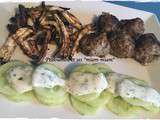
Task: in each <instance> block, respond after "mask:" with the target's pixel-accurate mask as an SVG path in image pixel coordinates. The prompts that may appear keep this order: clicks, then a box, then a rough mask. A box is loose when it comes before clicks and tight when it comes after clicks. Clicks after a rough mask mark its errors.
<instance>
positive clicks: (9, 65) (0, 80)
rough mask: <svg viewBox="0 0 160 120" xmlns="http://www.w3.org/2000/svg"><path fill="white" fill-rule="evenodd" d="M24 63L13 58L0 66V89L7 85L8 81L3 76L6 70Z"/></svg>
mask: <svg viewBox="0 0 160 120" xmlns="http://www.w3.org/2000/svg"><path fill="white" fill-rule="evenodd" d="M24 64H26V63H24V62H21V61H18V60H15V61H11V62H8V63H6V64H4V65H1V66H0V91H1V90H3V87H5V85H8V81H7V80H6V78H5V74H6V72H7V71H8V70H9V69H10V68H12V67H15V66H18V65H24Z"/></svg>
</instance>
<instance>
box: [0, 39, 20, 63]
mask: <svg viewBox="0 0 160 120" xmlns="http://www.w3.org/2000/svg"><path fill="white" fill-rule="evenodd" d="M16 46H17V44H16V42H15V40H14V39H13V37H12V36H10V37H8V39H7V40H6V42H5V43H4V44H3V45H2V47H1V48H0V58H1V59H0V64H3V63H5V62H8V61H9V60H10V58H11V57H12V54H13V53H14V51H15V49H16Z"/></svg>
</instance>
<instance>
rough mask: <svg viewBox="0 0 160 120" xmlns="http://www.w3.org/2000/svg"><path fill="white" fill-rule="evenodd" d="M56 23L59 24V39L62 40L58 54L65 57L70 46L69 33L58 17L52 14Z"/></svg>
mask: <svg viewBox="0 0 160 120" xmlns="http://www.w3.org/2000/svg"><path fill="white" fill-rule="evenodd" d="M54 16H55V19H56V21H57V23H58V24H59V27H60V31H61V35H60V36H61V39H62V41H63V43H62V46H61V49H60V51H59V53H58V54H60V55H61V54H62V56H63V57H64V58H65V57H67V55H68V50H69V48H70V36H69V33H68V32H67V29H66V28H65V25H64V24H63V22H62V21H61V19H60V18H59V17H58V15H57V14H55V15H54Z"/></svg>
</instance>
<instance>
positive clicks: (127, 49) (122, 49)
mask: <svg viewBox="0 0 160 120" xmlns="http://www.w3.org/2000/svg"><path fill="white" fill-rule="evenodd" d="M109 42H110V47H111V51H110V53H111V54H112V55H114V56H116V57H119V58H131V57H133V56H134V49H135V42H134V40H133V39H132V37H131V36H130V35H128V34H126V33H125V32H122V31H116V32H114V33H112V35H111V36H110V38H109Z"/></svg>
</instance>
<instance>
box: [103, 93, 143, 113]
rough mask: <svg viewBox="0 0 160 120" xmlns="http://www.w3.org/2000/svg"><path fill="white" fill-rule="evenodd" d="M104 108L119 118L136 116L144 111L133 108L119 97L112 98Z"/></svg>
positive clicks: (139, 108) (136, 107) (140, 108)
mask: <svg viewBox="0 0 160 120" xmlns="http://www.w3.org/2000/svg"><path fill="white" fill-rule="evenodd" d="M106 107H107V108H108V109H109V110H110V111H111V112H113V113H115V114H117V115H119V116H137V115H138V114H140V113H141V112H142V111H144V109H143V108H142V107H139V106H133V105H131V104H129V103H127V102H125V101H124V100H123V99H122V98H121V97H120V96H118V97H114V98H113V99H112V100H110V101H109V102H108V103H107V104H106Z"/></svg>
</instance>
